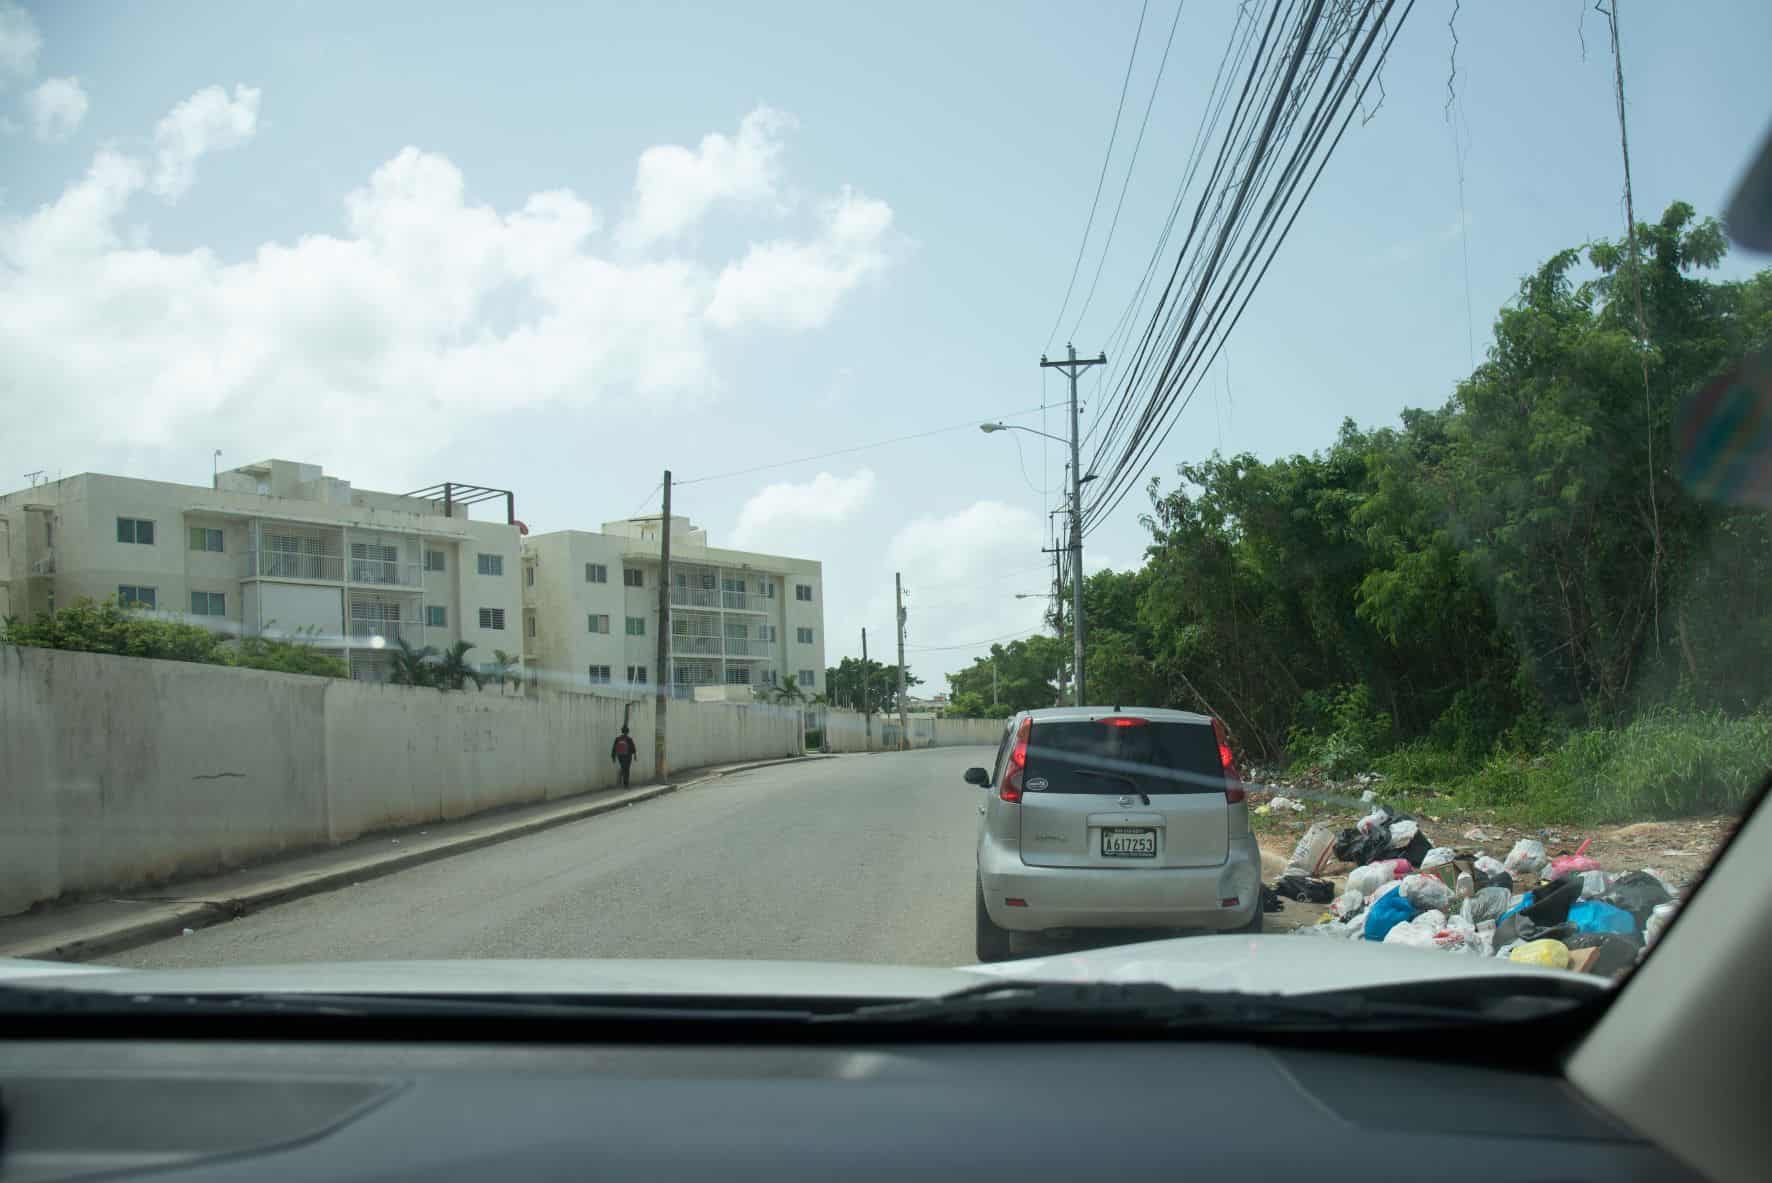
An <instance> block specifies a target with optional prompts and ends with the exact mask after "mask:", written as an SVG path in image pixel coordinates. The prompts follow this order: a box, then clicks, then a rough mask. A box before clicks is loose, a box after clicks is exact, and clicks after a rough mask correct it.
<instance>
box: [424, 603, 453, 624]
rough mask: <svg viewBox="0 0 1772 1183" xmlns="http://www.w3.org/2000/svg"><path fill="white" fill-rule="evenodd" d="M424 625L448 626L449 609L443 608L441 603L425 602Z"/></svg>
mask: <svg viewBox="0 0 1772 1183" xmlns="http://www.w3.org/2000/svg"><path fill="white" fill-rule="evenodd" d="M425 627H426V628H448V627H449V609H448V608H445V607H444V606H443V605H442V604H426V605H425Z"/></svg>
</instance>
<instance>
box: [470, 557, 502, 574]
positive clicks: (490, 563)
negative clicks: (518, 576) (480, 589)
mask: <svg viewBox="0 0 1772 1183" xmlns="http://www.w3.org/2000/svg"><path fill="white" fill-rule="evenodd" d="M474 561H475V564H476V565H477V566H478V568H479V571H480V574H482V575H503V574H504V573H505V557H504V556H503V555H489V554H485V553H482V554H479V555H476V556H475V559H474Z"/></svg>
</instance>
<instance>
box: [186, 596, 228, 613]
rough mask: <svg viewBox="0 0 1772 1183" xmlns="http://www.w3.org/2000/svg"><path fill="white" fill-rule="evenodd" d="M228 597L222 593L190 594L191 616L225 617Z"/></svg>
mask: <svg viewBox="0 0 1772 1183" xmlns="http://www.w3.org/2000/svg"><path fill="white" fill-rule="evenodd" d="M227 614H228V597H227V596H226V594H224V593H222V592H196V591H194V592H192V593H191V615H192V616H226V615H227Z"/></svg>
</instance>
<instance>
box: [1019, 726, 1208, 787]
mask: <svg viewBox="0 0 1772 1183" xmlns="http://www.w3.org/2000/svg"><path fill="white" fill-rule="evenodd" d="M1121 718H1124V716H1110V717H1109V718H1108V719H1100V720H1095V721H1088V722H1086V721H1071V722H1062V723H1042V722H1039V721H1036V722H1035V723H1034V725H1033V729H1032V730H1031V732H1030V733H1029V735H1028V764H1027V776H1026V779H1025V780H1024V781H1023V783H1024V784H1025V785H1026V786H1027V787H1028V789H1029V790H1031V791H1034V792H1046V793H1126V792H1135V793H1222V792H1224V788H1225V783H1224V766H1223V765H1222V764H1221V763H1220V762H1219V757H1218V739H1217V737H1216V736H1214V735H1213V734H1212V728H1211V727H1210V726H1209V725H1206V724H1203V723H1179V722H1139V723H1133V724H1130V725H1115V723H1114V722H1113V720H1115V719H1121ZM1037 780H1043V781H1045V782H1046V783H1045V785H1044V786H1043V787H1042V786H1039V785H1036V784H1035V783H1034V782H1035V781H1037Z"/></svg>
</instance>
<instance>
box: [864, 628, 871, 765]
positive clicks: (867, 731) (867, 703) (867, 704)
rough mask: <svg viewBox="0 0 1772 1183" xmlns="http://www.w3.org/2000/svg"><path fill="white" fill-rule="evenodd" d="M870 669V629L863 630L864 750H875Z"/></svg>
mask: <svg viewBox="0 0 1772 1183" xmlns="http://www.w3.org/2000/svg"><path fill="white" fill-rule="evenodd" d="M869 673H870V671H869V670H868V630H867V629H865V628H864V629H862V630H861V729H862V734H863V735H864V736H865V737H866V743H865V745H864V746H863V747H862V751H864V752H871V751H873V750H874V712H873V711H872V709H870V708H872V706H873V700H872V699H871V698H870V697H869V695H868V682H869V681H871V678H870V677H869Z"/></svg>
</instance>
